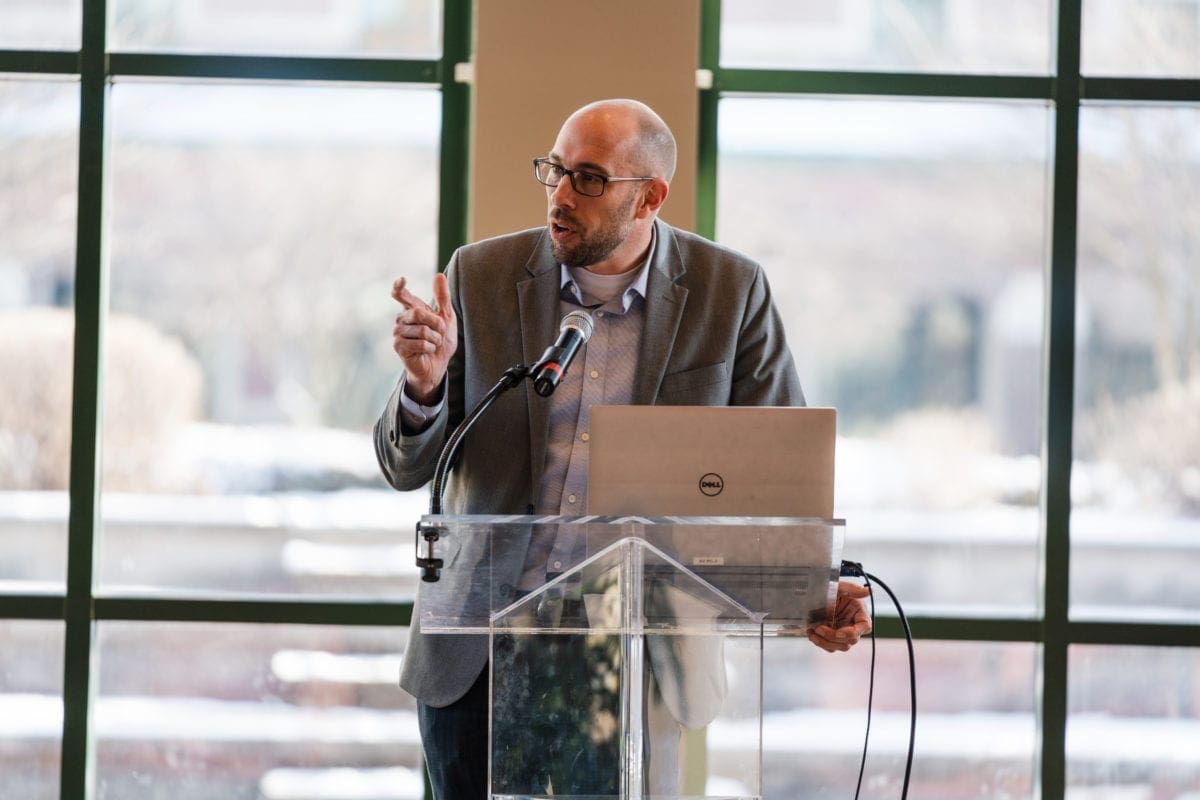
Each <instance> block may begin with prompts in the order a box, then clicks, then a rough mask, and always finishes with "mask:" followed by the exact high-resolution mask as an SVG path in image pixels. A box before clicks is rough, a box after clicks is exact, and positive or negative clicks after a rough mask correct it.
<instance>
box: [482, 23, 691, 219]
mask: <svg viewBox="0 0 1200 800" xmlns="http://www.w3.org/2000/svg"><path fill="white" fill-rule="evenodd" d="M475 14H476V18H475V37H476V46H475V57H474V67H475V69H474V73H475V79H474V81H475V86H474V92H473V107H472V122H473V126H474V132H473V135H472V142H471V171H470V192H471V201H470V214H471V217H470V219H471V223H470V228H469V236H470V238H471V241H478V240H479V239H483V238H486V237H488V236H495V235H497V234H501V233H507V232H509V231H515V230H521V229H524V228H532V227H535V226H538V225H542V224H544V223H545V220H546V196H545V193H544V192H543V191H542V188H541V187H540V186H538V185H537V183H536V182H535V181H534V179H533V168H532V166H531V165H530V163H529V161H530V159H531V158H532V157H534V156H538V155H545V154H546V153H547V152H548V151H549V150H550V147H551V146H552V145H553V144H554V137H555V136H556V135H557V133H558V129H559V127H560V126H561V125H562V123H563V120H565V119H566V118H567V115H568V114H570V113H571V112H572V111H574V110H575V109H577V108H579V107H580V106H582V105H584V104H586V103H589V102H591V101H593V100H600V99H604V98H608V97H630V98H633V99H635V100H641V101H642V102H644V103H647V104H648V105H650V106H651V107H652V108H654V110H656V111H657V112H658V113H659V114H660V115H662V118H663V119H664V120H666V122H667V124H668V125H670V126H671V130H672V131H673V132H674V133H675V138H676V141H677V142H678V144H679V167H678V169H677V171H676V173H675V179H674V180H673V181H672V182H671V194H670V196H669V197H668V198H667V204H666V206H664V207H663V211H662V213H661V216H662V218H663V219H664V220H666V221H668V222H670V223H671V224H673V225H677V226H679V227H681V228H687V229H689V230H691V229H693V228H694V226H695V218H696V124H697V106H698V103H697V92H696V68H697V67H698V66H699V42H700V2H699V0H553V1H552V0H477V2H476V11H475Z"/></svg>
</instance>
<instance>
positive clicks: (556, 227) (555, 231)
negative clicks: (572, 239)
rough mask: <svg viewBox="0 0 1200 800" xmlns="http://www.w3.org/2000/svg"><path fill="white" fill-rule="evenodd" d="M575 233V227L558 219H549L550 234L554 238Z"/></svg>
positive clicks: (563, 237) (561, 237)
mask: <svg viewBox="0 0 1200 800" xmlns="http://www.w3.org/2000/svg"><path fill="white" fill-rule="evenodd" d="M573 233H575V229H574V228H572V227H571V226H569V225H564V224H563V223H562V222H561V221H560V220H557V219H551V220H550V235H551V236H553V237H554V238H555V239H565V238H566V237H568V236H570V235H571V234H573Z"/></svg>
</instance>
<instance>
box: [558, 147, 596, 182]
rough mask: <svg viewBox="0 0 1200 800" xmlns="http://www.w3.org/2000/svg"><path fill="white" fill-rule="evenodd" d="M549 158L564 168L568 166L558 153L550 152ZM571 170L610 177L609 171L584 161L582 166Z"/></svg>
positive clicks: (576, 166)
mask: <svg viewBox="0 0 1200 800" xmlns="http://www.w3.org/2000/svg"><path fill="white" fill-rule="evenodd" d="M547 158H549V159H550V160H551V161H555V162H557V163H558V165H559V166H563V167H565V166H566V164H563V163H562V158H561V157H560V156H559V155H558V154H557V153H555V152H554V151H553V150H551V151H550V155H549V156H547ZM569 169H572V170H576V171H578V170H583V171H584V172H595V173H597V174H599V175H605V176H607V175H608V170H607V169H605V168H604V167H602V166H600V165H599V164H595V163H592V162H591V161H584V162H583V163H582V164H576V165H575V166H573V167H569Z"/></svg>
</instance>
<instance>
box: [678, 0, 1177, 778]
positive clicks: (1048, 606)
mask: <svg viewBox="0 0 1200 800" xmlns="http://www.w3.org/2000/svg"><path fill="white" fill-rule="evenodd" d="M1082 5H1083V0H1058V2H1057V3H1056V4H1055V8H1054V10H1053V13H1054V15H1055V20H1054V24H1055V27H1054V30H1055V32H1056V33H1055V37H1056V38H1055V39H1054V41H1052V43H1051V45H1052V48H1053V52H1054V53H1055V56H1054V60H1053V70H1052V73H1051V75H1048V76H1004V75H973V74H972V75H966V74H946V73H898V72H867V71H845V72H842V71H823V70H772V69H723V68H722V67H721V65H720V44H721V42H720V28H721V6H722V2H721V0H703V2H702V17H701V42H700V66H701V68H702V69H706V70H709V71H710V72H711V73H712V76H713V79H712V87H711V88H710V89H706V90H702V91H701V92H700V104H699V107H700V122H699V124H700V136H699V140H700V147H699V160H700V163H699V169H698V172H697V195H698V197H697V230H698V232H700V233H701V234H702V235H704V236H707V237H709V238H712V237H714V236H715V234H716V208H717V203H716V197H717V120H718V114H719V100H720V98H721V96H722V95H724V94H739V95H743V96H753V95H776V96H793V97H801V96H805V95H842V96H846V95H859V96H886V97H889V98H914V97H916V98H935V97H936V98H958V99H968V98H969V99H990V100H1046V101H1048V102H1049V103H1050V104H1051V106H1052V108H1053V109H1054V120H1055V122H1054V135H1053V141H1052V144H1051V148H1052V149H1051V150H1050V157H1051V159H1052V162H1051V163H1052V164H1053V196H1052V198H1051V209H1050V210H1051V214H1052V224H1051V228H1050V237H1051V239H1050V256H1049V271H1050V272H1049V274H1050V284H1049V288H1048V303H1047V305H1048V312H1049V319H1048V323H1047V333H1046V335H1047V348H1048V350H1047V353H1046V359H1045V370H1046V374H1045V384H1044V385H1045V389H1044V396H1043V407H1042V415H1043V422H1044V424H1043V431H1044V433H1043V436H1044V441H1043V453H1044V454H1045V458H1044V472H1043V478H1042V497H1043V500H1042V503H1041V509H1040V513H1041V527H1042V531H1043V534H1042V540H1041V548H1042V550H1041V570H1040V577H1041V593H1042V594H1041V603H1042V616H1041V619H1040V620H1030V619H1023V618H1018V617H1011V618H997V617H974V616H961V617H959V616H955V617H950V616H920V615H918V616H910V617H909V621H910V623H911V628H912V633H913V637H914V638H916V639H925V640H944V641H988V642H1032V643H1035V644H1037V645H1040V647H1041V664H1040V667H1041V669H1040V682H1041V683H1040V686H1039V687H1038V690H1039V691H1038V694H1039V699H1040V706H1039V709H1038V712H1039V714H1038V715H1039V738H1038V742H1039V744H1038V753H1037V756H1038V759H1039V767H1038V774H1037V776H1036V777H1037V779H1038V792H1039V794H1040V796H1041V797H1043V798H1061V797H1063V796H1064V794H1065V792H1066V728H1067V701H1068V692H1067V689H1068V685H1067V672H1068V650H1069V648H1070V647H1071V646H1072V645H1079V644H1088V645H1097V644H1099V645H1126V646H1156V647H1193V648H1194V647H1200V625H1196V624H1187V623H1153V622H1150V623H1146V622H1127V621H1080V620H1072V619H1070V617H1069V614H1068V606H1069V583H1068V577H1069V575H1070V556H1071V538H1070V514H1071V496H1070V484H1071V466H1072V431H1073V421H1074V413H1073V412H1074V388H1075V387H1074V370H1075V313H1076V251H1077V248H1076V239H1077V231H1076V228H1077V218H1078V208H1077V205H1078V174H1079V113H1080V105H1081V103H1083V102H1086V101H1139V102H1146V101H1152V102H1155V103H1162V104H1168V105H1169V104H1172V103H1174V104H1183V103H1191V104H1194V103H1197V102H1200V80H1197V79H1179V78H1121V77H1095V76H1085V75H1084V74H1083V73H1082V71H1081V68H1080V54H1081V40H1082ZM868 566H869V565H868ZM1051 576H1052V577H1051ZM901 599H903V598H901ZM884 607H885V608H886V606H884ZM876 634H877V635H878V636H879V637H881V638H900V637H903V635H904V631H903V629H902V627H901V625H900V622H899V620H898V619H897V618H894V617H882V618H880V619H879V620H878V622H877V625H876ZM919 666H920V665H919V664H918V669H919Z"/></svg>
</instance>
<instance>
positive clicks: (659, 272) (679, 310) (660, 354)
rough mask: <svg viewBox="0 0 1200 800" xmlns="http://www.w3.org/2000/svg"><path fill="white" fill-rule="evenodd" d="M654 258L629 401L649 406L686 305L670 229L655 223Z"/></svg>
mask: <svg viewBox="0 0 1200 800" xmlns="http://www.w3.org/2000/svg"><path fill="white" fill-rule="evenodd" d="M654 229H655V236H656V237H657V240H656V242H655V245H654V259H653V262H652V263H651V264H650V274H649V275H648V278H647V281H646V321H645V326H644V328H643V330H642V342H641V348H640V350H639V353H638V368H637V375H636V376H635V377H634V381H633V402H634V404H636V405H653V404H654V401H655V399H656V398H657V397H658V387H659V386H660V385H661V384H662V379H663V375H664V374H665V373H666V370H667V361H668V359H670V357H671V349H672V347H674V345H675V335H676V333H677V332H678V331H679V320H680V319H682V317H683V307H684V305H685V304H686V302H687V294H688V292H687V289H685V288H684V287H682V286H680V285H679V284H678V283H677V281H678V280H679V279H680V278H681V277H683V273H684V272H685V269H684V266H683V259H681V258H680V257H679V251H678V250H677V249H676V246H675V235H674V234H673V233H672V231H671V227H670V226H669V225H667V224H666V223H664V222H661V221H659V220H655V222H654Z"/></svg>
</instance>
